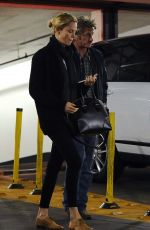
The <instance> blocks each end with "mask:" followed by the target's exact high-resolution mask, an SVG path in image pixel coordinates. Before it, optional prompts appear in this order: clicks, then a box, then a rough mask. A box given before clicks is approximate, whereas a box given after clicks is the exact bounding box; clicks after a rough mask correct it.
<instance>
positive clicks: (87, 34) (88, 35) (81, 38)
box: [76, 28, 93, 48]
mask: <svg viewBox="0 0 150 230" xmlns="http://www.w3.org/2000/svg"><path fill="white" fill-rule="evenodd" d="M76 42H77V43H78V46H79V47H80V48H90V47H91V45H92V42H93V29H89V28H85V29H84V31H83V33H82V34H79V35H77V36H76Z"/></svg>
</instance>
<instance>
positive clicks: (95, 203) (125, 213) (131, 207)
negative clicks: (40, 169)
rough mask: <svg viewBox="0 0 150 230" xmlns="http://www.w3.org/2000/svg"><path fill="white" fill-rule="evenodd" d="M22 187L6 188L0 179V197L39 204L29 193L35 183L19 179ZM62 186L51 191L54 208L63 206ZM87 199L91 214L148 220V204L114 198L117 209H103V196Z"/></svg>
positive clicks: (36, 196) (38, 197)
mask: <svg viewBox="0 0 150 230" xmlns="http://www.w3.org/2000/svg"><path fill="white" fill-rule="evenodd" d="M21 183H22V184H23V186H24V189H19V196H18V195H17V194H18V189H8V186H9V184H10V181H8V180H0V198H4V199H11V200H22V201H25V202H29V203H34V204H39V201H40V195H31V194H30V193H31V192H32V191H33V189H34V188H35V183H34V182H33V181H30V180H21ZM62 196H63V188H62V187H60V186H56V187H55V191H54V193H53V197H52V202H51V206H52V207H55V208H63V206H62ZM88 197H89V201H88V205H87V209H88V211H89V212H90V213H91V214H95V215H101V216H108V217H113V218H119V219H127V220H134V221H143V222H150V217H148V216H144V213H145V212H146V211H147V210H149V209H150V206H149V205H146V204H141V203H137V202H130V201H126V200H122V199H115V200H114V202H116V203H117V204H118V205H119V206H120V208H118V209H103V208H99V207H100V206H101V204H102V203H104V202H105V196H103V195H99V194H94V193H89V194H88Z"/></svg>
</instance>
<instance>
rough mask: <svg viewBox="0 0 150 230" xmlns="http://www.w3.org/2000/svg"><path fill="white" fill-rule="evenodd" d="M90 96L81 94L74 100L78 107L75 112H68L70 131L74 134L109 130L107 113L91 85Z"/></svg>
mask: <svg viewBox="0 0 150 230" xmlns="http://www.w3.org/2000/svg"><path fill="white" fill-rule="evenodd" d="M91 91H92V98H91V97H88V96H87V95H83V92H82V90H81V97H80V98H79V99H77V100H76V101H74V103H75V104H76V106H77V107H78V108H79V109H78V111H77V112H75V113H72V114H68V118H69V122H70V126H71V129H72V131H73V132H74V134H75V135H87V134H88V135H89V134H90V135H97V134H100V133H101V132H102V131H108V130H111V124H110V121H109V114H108V112H107V110H106V108H105V106H104V104H103V102H102V101H100V100H99V99H97V98H96V95H95V93H94V90H93V88H92V87H91Z"/></svg>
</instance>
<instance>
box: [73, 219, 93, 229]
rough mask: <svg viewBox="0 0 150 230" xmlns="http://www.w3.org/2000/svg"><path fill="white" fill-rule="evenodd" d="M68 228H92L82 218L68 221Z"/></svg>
mask: <svg viewBox="0 0 150 230" xmlns="http://www.w3.org/2000/svg"><path fill="white" fill-rule="evenodd" d="M69 229H70V230H93V228H91V227H89V226H88V225H87V224H86V223H85V221H84V220H83V219H75V220H71V221H70V223H69Z"/></svg>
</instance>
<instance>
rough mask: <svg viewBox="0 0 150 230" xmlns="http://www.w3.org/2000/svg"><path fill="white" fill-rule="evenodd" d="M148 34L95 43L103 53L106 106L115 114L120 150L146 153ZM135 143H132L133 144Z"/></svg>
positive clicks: (149, 71) (149, 89)
mask: <svg viewBox="0 0 150 230" xmlns="http://www.w3.org/2000/svg"><path fill="white" fill-rule="evenodd" d="M149 41H150V35H140V36H132V37H126V38H120V39H114V40H109V41H104V42H102V43H99V44H96V48H98V49H99V50H100V51H101V52H103V55H104V57H105V62H106V69H107V73H108V86H109V87H108V107H109V109H110V111H114V112H115V114H116V141H118V142H119V143H117V148H118V150H119V151H121V152H129V153H138V154H149V155H150V148H149V147H145V146H143V145H147V144H149V143H150V135H149V134H150V42H149ZM133 143H134V145H133Z"/></svg>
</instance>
